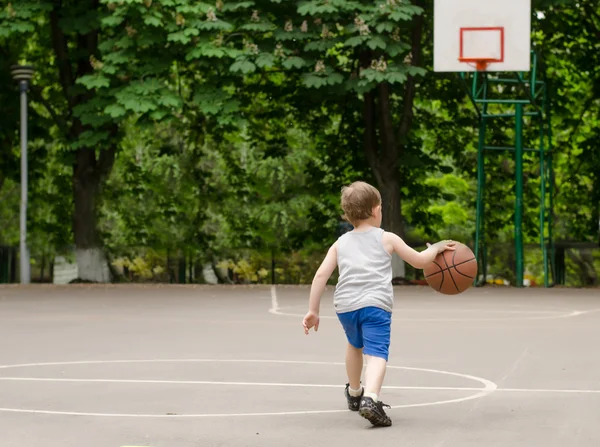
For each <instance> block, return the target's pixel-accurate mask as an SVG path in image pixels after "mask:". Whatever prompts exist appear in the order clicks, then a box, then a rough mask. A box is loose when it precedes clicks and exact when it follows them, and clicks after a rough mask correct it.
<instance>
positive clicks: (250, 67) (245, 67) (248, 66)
mask: <svg viewBox="0 0 600 447" xmlns="http://www.w3.org/2000/svg"><path fill="white" fill-rule="evenodd" d="M229 70H231V71H233V72H238V71H240V72H242V73H244V74H248V73H252V72H254V71H256V65H254V64H253V63H252V62H250V61H249V60H248V59H242V60H238V61H235V62H234V63H233V64H232V65H231V67H229Z"/></svg>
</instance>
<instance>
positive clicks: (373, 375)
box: [359, 307, 392, 427]
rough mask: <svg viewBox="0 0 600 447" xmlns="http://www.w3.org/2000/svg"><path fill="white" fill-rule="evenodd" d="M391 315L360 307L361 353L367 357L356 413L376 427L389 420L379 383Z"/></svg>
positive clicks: (388, 337)
mask: <svg viewBox="0 0 600 447" xmlns="http://www.w3.org/2000/svg"><path fill="white" fill-rule="evenodd" d="M391 324H392V316H391V314H390V313H389V312H386V311H384V310H383V309H378V308H374V307H369V308H365V309H363V313H362V318H361V331H362V334H363V344H364V349H363V352H364V354H365V357H366V358H367V371H366V387H365V393H364V395H363V398H362V399H361V402H360V408H359V414H360V415H361V416H362V417H364V418H365V419H367V420H368V421H369V422H371V423H372V424H373V425H376V426H385V427H387V426H390V425H392V420H391V419H390V418H389V417H388V415H387V414H386V413H385V410H384V409H383V407H384V406H387V407H389V405H385V404H384V403H383V402H381V401H380V400H379V394H380V393H381V386H382V385H383V379H384V378H385V372H386V369H387V360H388V352H389V346H390V335H391Z"/></svg>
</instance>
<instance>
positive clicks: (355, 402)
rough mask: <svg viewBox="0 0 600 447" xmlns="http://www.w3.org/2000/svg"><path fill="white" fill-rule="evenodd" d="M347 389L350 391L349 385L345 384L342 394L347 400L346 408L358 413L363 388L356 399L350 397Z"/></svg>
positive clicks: (363, 391)
mask: <svg viewBox="0 0 600 447" xmlns="http://www.w3.org/2000/svg"><path fill="white" fill-rule="evenodd" d="M349 389H350V384H349V383H347V384H346V390H345V391H344V394H345V395H346V399H347V400H348V408H349V409H350V410H352V411H358V407H359V406H360V398H361V397H362V396H363V394H364V393H365V388H364V387H363V389H362V391H361V393H360V396H358V397H354V396H350V393H349V392H348V390H349Z"/></svg>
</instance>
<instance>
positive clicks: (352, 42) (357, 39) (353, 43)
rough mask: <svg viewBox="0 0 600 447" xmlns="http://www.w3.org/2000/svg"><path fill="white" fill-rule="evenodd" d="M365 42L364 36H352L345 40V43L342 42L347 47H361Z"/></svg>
mask: <svg viewBox="0 0 600 447" xmlns="http://www.w3.org/2000/svg"><path fill="white" fill-rule="evenodd" d="M365 40H367V37H366V36H354V37H351V38H350V39H348V40H346V42H344V45H345V46H349V47H357V46H359V45H362V43H363V42H364V41H365Z"/></svg>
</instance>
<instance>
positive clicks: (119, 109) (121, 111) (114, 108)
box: [104, 104, 127, 118]
mask: <svg viewBox="0 0 600 447" xmlns="http://www.w3.org/2000/svg"><path fill="white" fill-rule="evenodd" d="M104 113H106V114H107V115H109V116H110V117H112V118H119V117H121V116H124V115H125V114H126V113H127V110H126V109H125V107H123V106H122V105H120V104H111V105H109V106H107V107H106V108H105V109H104Z"/></svg>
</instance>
